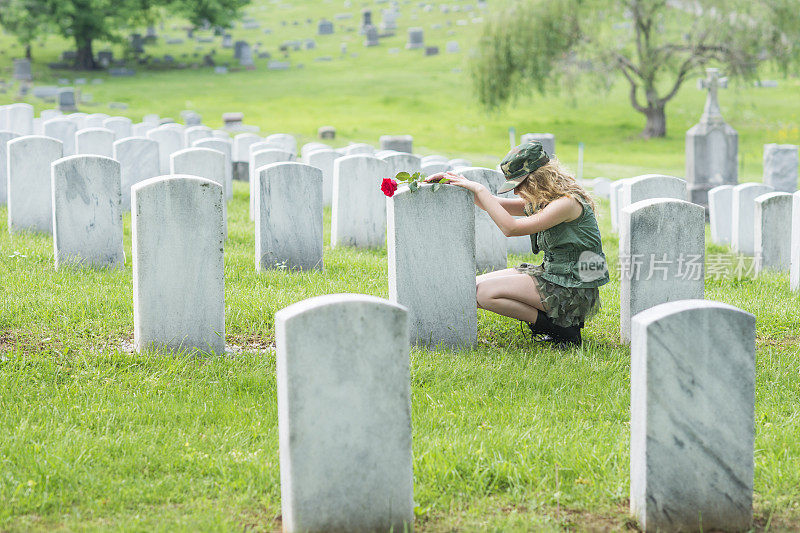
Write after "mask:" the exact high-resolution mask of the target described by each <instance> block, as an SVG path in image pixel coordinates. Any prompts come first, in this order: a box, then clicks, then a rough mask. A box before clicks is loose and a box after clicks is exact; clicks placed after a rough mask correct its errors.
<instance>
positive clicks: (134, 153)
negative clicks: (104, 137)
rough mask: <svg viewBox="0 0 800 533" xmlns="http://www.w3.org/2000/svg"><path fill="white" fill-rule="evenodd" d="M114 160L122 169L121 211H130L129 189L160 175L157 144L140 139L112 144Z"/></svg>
mask: <svg viewBox="0 0 800 533" xmlns="http://www.w3.org/2000/svg"><path fill="white" fill-rule="evenodd" d="M114 159H116V160H117V161H119V164H120V165H121V167H122V209H123V210H124V211H130V210H131V187H132V186H133V185H135V184H137V183H139V182H140V181H144V180H148V179H150V178H153V177H155V176H158V175H159V174H160V166H159V150H158V143H157V142H156V141H152V140H150V139H143V138H141V137H128V138H127V139H121V140H119V141H116V142H114Z"/></svg>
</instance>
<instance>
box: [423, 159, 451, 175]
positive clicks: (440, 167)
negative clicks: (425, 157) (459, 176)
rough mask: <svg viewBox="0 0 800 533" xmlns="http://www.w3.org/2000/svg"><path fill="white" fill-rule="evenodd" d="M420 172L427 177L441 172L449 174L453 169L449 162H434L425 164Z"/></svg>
mask: <svg viewBox="0 0 800 533" xmlns="http://www.w3.org/2000/svg"><path fill="white" fill-rule="evenodd" d="M420 170H421V172H422V173H423V174H425V175H426V176H431V175H433V174H438V173H439V172H447V171H448V170H451V167H450V163H447V162H444V163H439V162H436V161H433V162H430V163H425V164H423V165H422V168H421V169H420Z"/></svg>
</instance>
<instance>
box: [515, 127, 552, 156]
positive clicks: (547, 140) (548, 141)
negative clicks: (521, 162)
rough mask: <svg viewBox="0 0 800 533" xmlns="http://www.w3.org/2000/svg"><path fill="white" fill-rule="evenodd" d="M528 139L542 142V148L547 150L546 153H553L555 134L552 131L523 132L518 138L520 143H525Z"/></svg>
mask: <svg viewBox="0 0 800 533" xmlns="http://www.w3.org/2000/svg"><path fill="white" fill-rule="evenodd" d="M530 141H539V142H540V143H542V148H544V151H545V152H547V155H551V156H552V155H554V154H555V153H556V136H555V135H553V134H552V133H525V134H524V135H522V136H521V137H520V139H519V142H520V144H525V143H527V142H530Z"/></svg>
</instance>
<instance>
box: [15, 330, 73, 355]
mask: <svg viewBox="0 0 800 533" xmlns="http://www.w3.org/2000/svg"><path fill="white" fill-rule="evenodd" d="M63 349H64V344H63V343H62V342H61V341H60V340H59V339H58V338H56V337H53V336H52V335H50V334H49V333H40V334H36V333H32V332H30V331H23V330H15V329H6V330H3V331H0V354H4V353H11V352H12V351H22V353H26V354H27V353H41V352H46V351H51V352H52V351H55V352H61V351H63Z"/></svg>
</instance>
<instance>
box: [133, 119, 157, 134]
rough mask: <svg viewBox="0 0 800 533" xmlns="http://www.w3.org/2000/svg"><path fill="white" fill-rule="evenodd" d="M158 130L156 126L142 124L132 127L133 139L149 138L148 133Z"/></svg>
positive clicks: (146, 123)
mask: <svg viewBox="0 0 800 533" xmlns="http://www.w3.org/2000/svg"><path fill="white" fill-rule="evenodd" d="M154 129H156V125H155V124H150V123H148V122H140V123H138V124H134V125H133V126H131V137H147V132H148V131H150V130H154Z"/></svg>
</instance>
